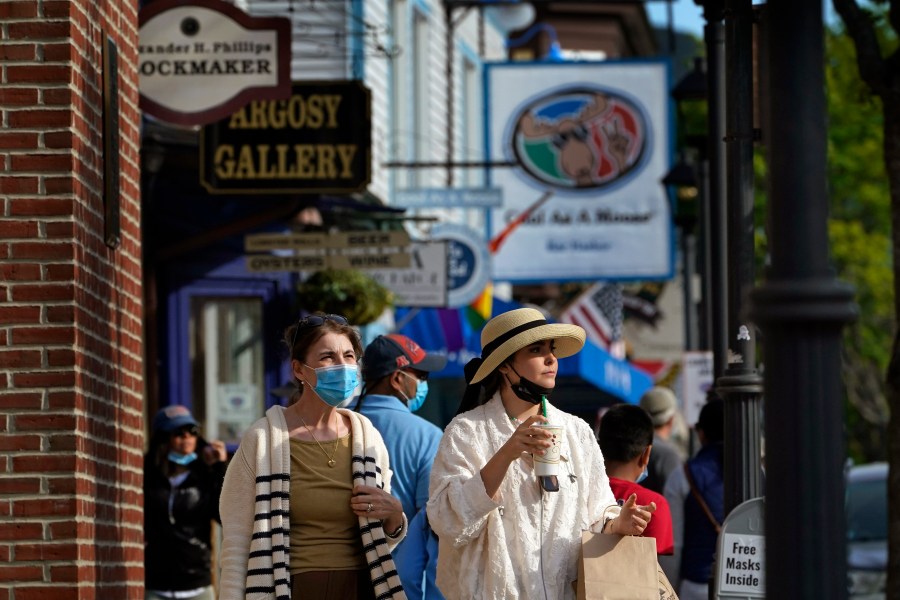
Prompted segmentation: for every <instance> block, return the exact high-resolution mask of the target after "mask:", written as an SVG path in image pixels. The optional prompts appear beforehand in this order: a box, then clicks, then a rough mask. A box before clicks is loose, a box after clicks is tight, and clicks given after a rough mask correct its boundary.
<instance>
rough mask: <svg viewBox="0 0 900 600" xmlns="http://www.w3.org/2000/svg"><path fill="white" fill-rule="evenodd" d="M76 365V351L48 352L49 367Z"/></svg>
mask: <svg viewBox="0 0 900 600" xmlns="http://www.w3.org/2000/svg"><path fill="white" fill-rule="evenodd" d="M74 364H75V351H74V350H47V366H48V367H50V368H53V367H68V366H70V365H74Z"/></svg>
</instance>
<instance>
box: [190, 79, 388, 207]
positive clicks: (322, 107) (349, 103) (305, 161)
mask: <svg viewBox="0 0 900 600" xmlns="http://www.w3.org/2000/svg"><path fill="white" fill-rule="evenodd" d="M371 131H372V120H371V97H370V93H369V90H368V88H366V87H365V86H364V85H363V84H362V83H360V82H359V81H304V82H295V83H294V85H293V88H292V94H291V96H290V98H288V99H287V100H255V101H253V102H251V103H250V104H248V105H247V106H245V107H243V108H241V109H239V110H238V111H237V112H235V113H234V114H232V115H231V116H230V117H228V118H226V119H223V120H221V121H219V122H217V123H215V124H213V125H209V126H207V127H204V128H203V130H202V132H201V134H200V183H202V184H203V187H205V188H206V189H207V190H209V192H210V193H213V194H227V193H238V194H244V193H248V192H252V193H257V194H284V193H303V194H310V193H330V194H341V193H344V194H349V193H352V192H360V191H363V190H364V189H365V188H366V186H367V185H368V184H369V181H370V179H371V175H372V174H371V165H372V156H371V155H372V152H371V135H372V133H371Z"/></svg>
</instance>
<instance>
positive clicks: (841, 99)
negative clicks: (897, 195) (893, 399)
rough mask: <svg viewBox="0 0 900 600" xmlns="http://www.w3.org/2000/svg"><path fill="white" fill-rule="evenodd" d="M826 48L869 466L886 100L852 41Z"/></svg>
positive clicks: (862, 451)
mask: <svg viewBox="0 0 900 600" xmlns="http://www.w3.org/2000/svg"><path fill="white" fill-rule="evenodd" d="M876 22H877V23H879V29H880V33H879V37H880V40H881V43H882V48H884V49H886V48H892V47H896V40H895V39H894V37H893V36H892V35H891V34H890V33H889V30H888V27H887V25H886V22H885V21H884V20H883V19H877V20H876ZM825 44H826V45H825V52H826V62H825V81H826V85H827V102H828V166H827V168H828V173H827V176H828V190H829V203H830V204H829V206H830V211H831V220H830V221H829V225H828V234H829V240H830V248H831V257H832V260H833V263H834V266H835V269H836V271H837V274H838V277H839V278H840V279H842V280H844V281H847V282H849V283H850V284H852V285H853V286H854V287H855V288H856V302H857V304H858V305H859V309H860V316H859V320H858V321H857V322H856V323H854V324H853V325H851V326H849V327H847V328H846V329H845V333H844V351H843V354H844V368H843V374H844V384H845V389H846V393H847V403H846V409H847V410H846V416H847V419H846V424H847V432H848V440H847V442H848V444H847V445H848V451H849V452H850V454H851V456H852V457H853V458H854V459H855V460H857V461H863V462H864V461H868V460H875V459H883V458H884V452H885V443H884V439H885V437H884V436H885V431H886V423H887V412H888V411H887V400H886V390H885V383H884V373H885V372H886V370H887V365H888V361H889V360H890V354H891V347H892V339H893V337H892V336H893V332H894V327H895V315H894V314H893V301H894V300H893V285H892V281H893V265H892V261H891V218H890V202H891V199H890V189H889V183H888V178H887V174H886V172H885V163H884V146H883V140H884V119H883V116H882V106H881V102H880V100H879V99H878V98H877V97H875V96H873V95H872V94H871V93H870V91H869V89H868V88H867V86H866V85H865V84H864V83H863V82H862V80H861V78H860V77H859V69H858V67H857V63H856V50H855V46H854V44H853V42H852V40H851V39H850V38H849V36H847V35H846V34H845V33H844V32H843V31H842V30H841V29H840V28H837V27H833V28H828V29H826V32H825Z"/></svg>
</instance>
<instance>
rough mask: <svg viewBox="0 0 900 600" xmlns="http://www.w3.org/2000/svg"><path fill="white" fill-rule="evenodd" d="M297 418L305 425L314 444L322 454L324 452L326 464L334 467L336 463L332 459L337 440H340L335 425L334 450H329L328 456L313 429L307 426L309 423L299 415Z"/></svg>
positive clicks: (335, 452) (335, 450)
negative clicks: (329, 454)
mask: <svg viewBox="0 0 900 600" xmlns="http://www.w3.org/2000/svg"><path fill="white" fill-rule="evenodd" d="M297 418H299V419H300V422H301V423H303V426H304V427H306V431H308V432H309V435H311V436H312V439H314V440H315V441H316V444H318V445H319V449H320V450H321V451H322V454H324V455H325V458H327V459H328V466H329V467H334V465H335V464H336V463H335V460H334V455H335V454H337V447H338V441H339V440H340V436H338V434H337V427H335V428H334V429H335V431H334V435H335V436H337V437H335V438H334V450H332V451H331V456H328V452H326V451H325V448H324V447H322V443H321V442H319V438H317V437H316V434H314V433H313V430H312V429H310V428H309V425H307V424H306V421H304V420H303V417H301V416H300V415H297Z"/></svg>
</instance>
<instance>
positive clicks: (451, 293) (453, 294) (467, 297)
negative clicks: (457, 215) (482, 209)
mask: <svg viewBox="0 0 900 600" xmlns="http://www.w3.org/2000/svg"><path fill="white" fill-rule="evenodd" d="M431 239H433V240H446V241H447V287H448V294H447V306H448V307H451V308H456V307H460V306H465V305H467V304H469V303H470V302H472V301H473V300H475V298H477V297H478V296H479V294H481V292H482V291H483V290H484V286H486V285H487V283H488V281H490V254H489V253H488V249H487V243H486V242H485V241H484V238H483V237H482V236H481V235H479V233H478V232H477V231H473V230H472V229H469V228H468V227H465V226H463V225H456V224H454V223H441V224H439V225H435V226H434V227H432V228H431Z"/></svg>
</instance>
